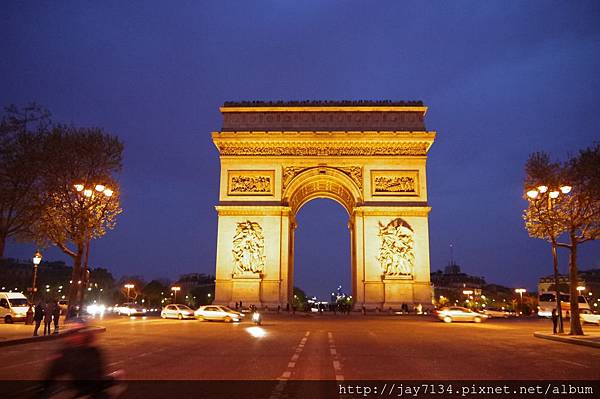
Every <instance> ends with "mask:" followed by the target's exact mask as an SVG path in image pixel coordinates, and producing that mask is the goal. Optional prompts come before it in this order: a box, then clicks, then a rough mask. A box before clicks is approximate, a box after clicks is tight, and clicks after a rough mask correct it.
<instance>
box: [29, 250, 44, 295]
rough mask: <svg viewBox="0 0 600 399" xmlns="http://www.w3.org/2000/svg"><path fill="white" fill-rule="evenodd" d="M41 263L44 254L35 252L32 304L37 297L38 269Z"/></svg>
mask: <svg viewBox="0 0 600 399" xmlns="http://www.w3.org/2000/svg"><path fill="white" fill-rule="evenodd" d="M41 262H42V254H41V253H40V251H35V255H33V281H32V282H31V302H33V299H34V297H35V292H36V291H37V288H36V281H37V269H38V266H39V265H40V263H41Z"/></svg>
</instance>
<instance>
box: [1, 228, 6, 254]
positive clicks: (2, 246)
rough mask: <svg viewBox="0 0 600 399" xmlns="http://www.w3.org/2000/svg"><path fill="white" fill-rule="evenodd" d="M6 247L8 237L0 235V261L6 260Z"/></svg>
mask: <svg viewBox="0 0 600 399" xmlns="http://www.w3.org/2000/svg"><path fill="white" fill-rule="evenodd" d="M5 245H6V236H5V235H4V234H2V235H0V259H2V258H4V248H5Z"/></svg>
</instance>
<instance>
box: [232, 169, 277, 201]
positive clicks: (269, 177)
mask: <svg viewBox="0 0 600 399" xmlns="http://www.w3.org/2000/svg"><path fill="white" fill-rule="evenodd" d="M274 180H275V171H273V170H265V171H262V170H258V171H254V170H252V171H251V170H239V171H237V170H230V171H228V179H227V194H228V195H273V193H274V184H273V183H274Z"/></svg>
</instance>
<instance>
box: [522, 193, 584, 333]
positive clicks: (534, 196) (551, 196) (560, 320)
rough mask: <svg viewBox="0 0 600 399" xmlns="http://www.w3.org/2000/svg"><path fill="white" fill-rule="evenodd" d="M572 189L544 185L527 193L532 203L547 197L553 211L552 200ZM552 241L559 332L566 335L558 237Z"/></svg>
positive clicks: (553, 236) (549, 207)
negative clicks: (561, 295) (561, 294)
mask: <svg viewBox="0 0 600 399" xmlns="http://www.w3.org/2000/svg"><path fill="white" fill-rule="evenodd" d="M572 189H573V187H572V186H569V185H563V186H560V187H559V188H558V189H556V188H554V189H550V188H549V187H548V186H546V185H543V184H542V185H540V186H537V187H536V188H533V189H531V190H529V191H527V197H528V198H529V200H531V201H536V200H542V199H543V197H544V195H545V196H546V200H547V201H548V211H552V209H553V203H552V200H553V199H556V198H558V197H559V196H560V195H561V194H562V195H567V194H569V193H570V192H571V190H572ZM548 190H550V191H548ZM546 193H547V194H546ZM551 239H552V240H551V243H552V265H553V268H554V288H555V291H556V311H557V312H558V332H559V334H562V333H564V328H563V317H562V306H561V304H560V302H561V301H560V289H559V286H558V254H557V253H556V236H555V235H554V233H553V235H552V237H551Z"/></svg>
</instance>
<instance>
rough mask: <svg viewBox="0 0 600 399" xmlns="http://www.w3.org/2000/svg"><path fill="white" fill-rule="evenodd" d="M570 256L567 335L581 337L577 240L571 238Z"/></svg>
mask: <svg viewBox="0 0 600 399" xmlns="http://www.w3.org/2000/svg"><path fill="white" fill-rule="evenodd" d="M569 249H570V250H571V256H570V259H569V280H570V282H571V289H570V296H571V310H570V313H571V323H570V324H571V330H570V331H569V335H583V329H582V328H581V320H579V291H577V286H578V285H579V276H578V275H577V238H575V237H573V236H571V247H570V248H569Z"/></svg>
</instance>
